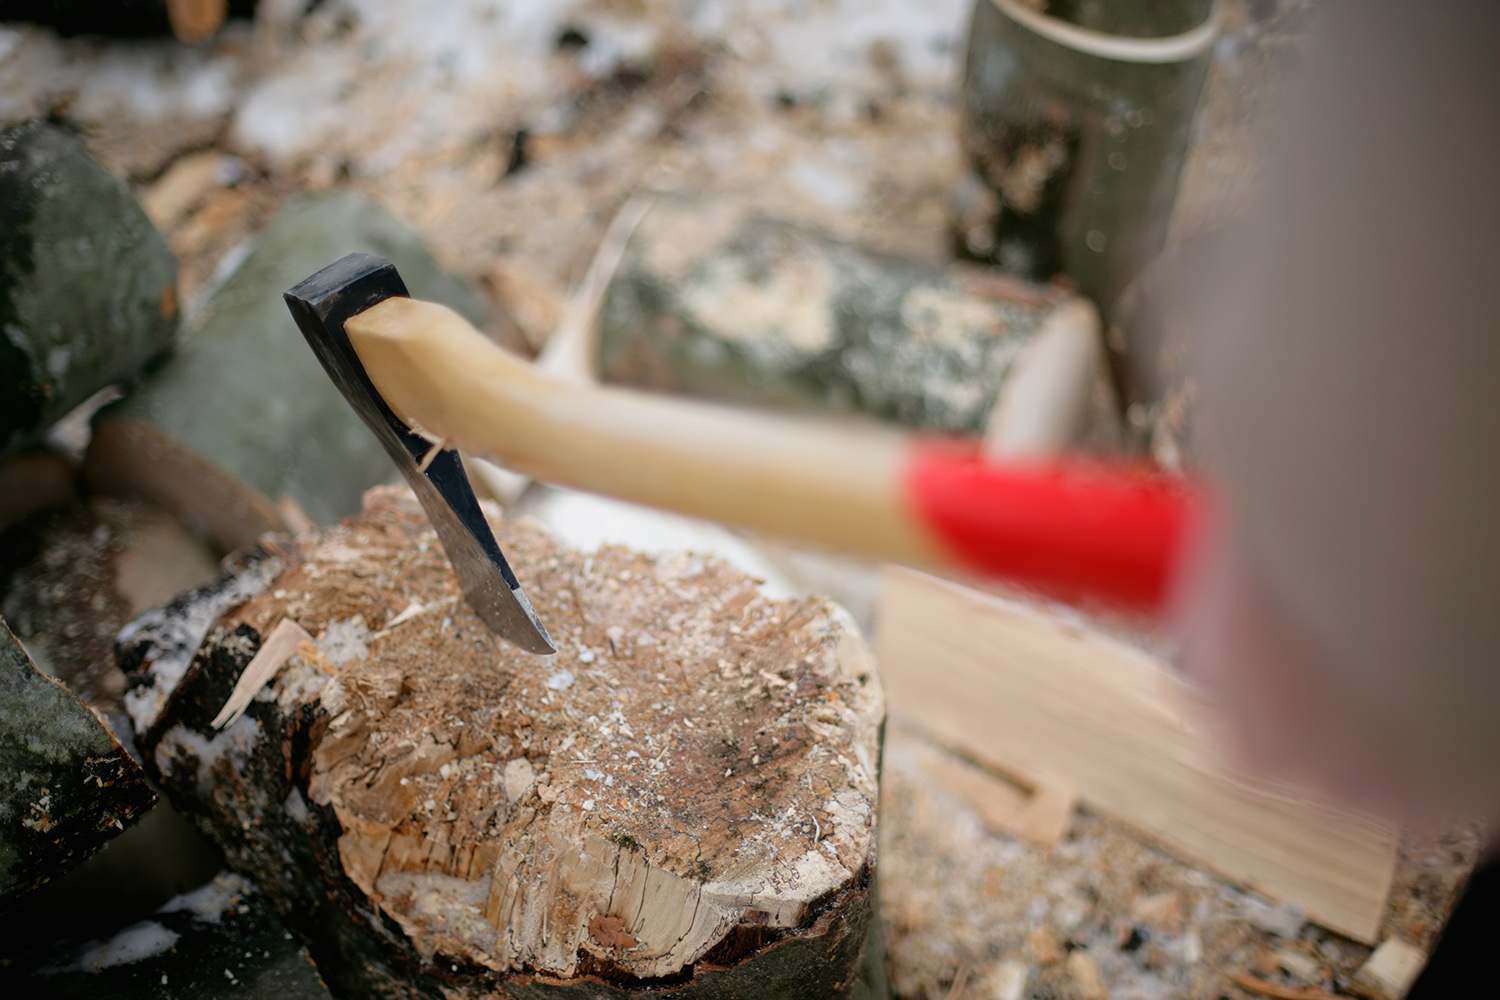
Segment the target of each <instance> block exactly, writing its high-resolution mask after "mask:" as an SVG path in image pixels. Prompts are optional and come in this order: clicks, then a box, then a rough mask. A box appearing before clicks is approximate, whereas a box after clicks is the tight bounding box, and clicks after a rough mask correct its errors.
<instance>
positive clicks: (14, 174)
mask: <svg viewBox="0 0 1500 1000" xmlns="http://www.w3.org/2000/svg"><path fill="white" fill-rule="evenodd" d="M176 329H177V262H176V260H175V259H174V258H173V257H172V251H171V250H170V249H169V248H168V247H167V244H166V241H165V240H164V239H162V236H161V234H160V233H158V232H157V231H156V227H155V226H153V225H152V224H151V220H150V219H148V218H146V213H145V212H144V211H143V210H142V209H141V206H140V205H139V204H138V203H137V202H136V200H135V196H134V195H132V194H131V193H130V190H129V189H128V188H127V187H126V186H125V184H124V183H123V182H122V181H120V180H119V179H117V178H116V177H114V176H112V175H111V174H110V173H109V171H107V170H105V169H104V168H103V167H102V166H100V165H99V164H98V163H97V162H96V161H95V160H94V159H93V157H91V156H89V154H88V152H87V151H86V150H85V149H84V148H83V145H82V144H81V143H80V142H79V141H78V139H77V137H75V136H74V135H73V134H72V133H71V132H69V131H67V130H66V129H63V128H59V127H58V126H56V125H51V124H48V123H47V122H42V121H32V122H26V123H23V124H20V125H11V126H7V127H3V128H0V456H3V455H5V454H7V453H9V452H12V451H15V450H16V449H18V448H20V447H22V446H23V445H25V444H27V443H28V442H30V441H32V440H34V439H35V438H36V437H37V435H38V434H40V432H42V431H44V430H46V429H47V427H49V426H51V425H52V423H54V422H55V421H56V420H57V419H58V418H59V417H61V416H62V415H63V414H65V413H67V412H68V411H69V410H71V409H72V408H73V407H74V406H77V405H78V404H79V403H81V402H83V401H84V400H85V399H87V398H88V397H89V396H91V395H93V394H94V393H95V392H97V391H98V390H99V389H102V388H103V387H105V386H106V385H109V384H111V383H112V382H117V381H122V380H125V379H129V378H133V377H134V376H135V375H136V374H137V373H139V371H140V369H141V367H142V366H143V365H145V363H146V362H147V361H148V360H150V359H151V358H152V357H153V356H155V355H156V354H158V353H160V352H161V351H162V349H163V348H165V347H166V346H167V345H168V344H169V343H170V342H171V340H172V335H173V333H174V332H175V331H176Z"/></svg>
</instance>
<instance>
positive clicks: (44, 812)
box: [0, 619, 156, 909]
mask: <svg viewBox="0 0 1500 1000" xmlns="http://www.w3.org/2000/svg"><path fill="white" fill-rule="evenodd" d="M155 802H156V795H155V793H154V792H152V791H151V788H150V786H148V785H147V784H146V779H145V777H144V775H143V774H142V773H141V768H140V766H139V765H138V764H136V762H135V761H134V760H132V759H131V757H130V755H129V754H127V753H126V752H125V751H124V749H122V748H121V746H120V743H119V741H118V740H116V739H115V737H114V735H113V734H112V733H111V732H110V731H109V730H108V729H107V728H106V727H105V726H104V723H103V722H101V721H100V720H99V718H98V717H97V716H95V715H94V714H93V713H92V712H90V711H89V709H88V708H87V706H85V705H84V704H83V702H81V701H79V700H78V696H77V695H75V694H73V692H71V691H69V690H68V689H67V688H66V687H64V686H63V685H62V684H61V683H59V682H58V681H56V680H54V679H52V678H51V677H48V676H46V675H45V674H42V673H40V672H39V671H38V670H37V669H36V667H35V666H34V665H33V664H32V662H31V657H29V656H27V655H26V650H25V649H23V648H22V646H21V644H20V642H19V641H17V639H16V637H15V635H13V634H12V633H11V631H10V627H9V626H8V625H6V624H5V621H4V620H3V619H0V909H8V908H9V907H10V906H11V905H13V904H14V903H15V902H16V901H17V900H18V899H20V898H21V897H22V896H24V895H25V894H26V893H27V892H29V891H31V890H32V889H34V888H36V887H37V886H39V885H41V884H42V883H44V882H46V881H48V880H50V879H51V878H53V877H55V876H57V875H60V874H62V873H63V872H65V871H67V870H68V869H70V868H72V867H74V866H75V865H77V864H78V863H79V862H81V861H83V860H84V859H85V858H87V857H88V856H89V855H90V854H92V853H93V852H94V851H96V850H98V849H99V848H100V847H102V846H103V845H104V843H105V842H106V841H108V840H109V839H110V838H111V837H113V836H115V835H116V834H118V833H119V832H120V831H121V830H123V829H125V827H126V825H127V824H129V823H131V822H134V820H135V819H136V817H137V816H139V815H141V814H142V813H144V812H145V811H146V810H147V809H149V808H151V806H152V805H153V804H154V803H155Z"/></svg>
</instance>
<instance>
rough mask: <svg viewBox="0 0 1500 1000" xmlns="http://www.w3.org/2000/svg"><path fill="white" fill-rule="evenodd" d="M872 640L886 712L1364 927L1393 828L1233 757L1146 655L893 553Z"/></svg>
mask: <svg viewBox="0 0 1500 1000" xmlns="http://www.w3.org/2000/svg"><path fill="white" fill-rule="evenodd" d="M882 582H883V586H882V593H881V603H880V611H879V614H878V616H877V623H878V625H877V636H876V649H877V656H878V660H879V666H880V672H881V677H882V680H883V682H884V684H885V688H886V692H887V697H888V701H889V704H890V708H891V711H892V713H893V714H896V715H901V716H904V717H906V718H908V719H910V720H912V721H914V722H916V723H917V724H919V725H921V726H922V727H924V728H925V729H927V730H928V731H929V732H931V733H933V734H934V735H935V736H936V738H938V739H939V740H940V741H942V742H944V743H947V744H948V745H950V746H955V747H958V748H961V749H963V750H965V751H967V752H971V753H972V754H973V755H975V756H976V757H979V758H984V757H988V758H993V759H995V760H998V761H1002V762H1005V763H1006V764H1008V765H1011V766H1014V767H1016V768H1019V769H1022V770H1023V771H1024V772H1026V773H1030V774H1034V775H1036V776H1037V777H1038V779H1039V780H1041V781H1047V780H1051V781H1055V782H1060V783H1063V784H1065V785H1068V786H1071V787H1073V788H1076V789H1077V790H1078V793H1079V796H1080V798H1081V799H1082V800H1083V801H1084V802H1086V803H1088V804H1090V805H1091V806H1093V807H1095V808H1098V809H1100V810H1103V811H1105V812H1108V813H1110V814H1112V815H1114V816H1115V817H1117V818H1119V819H1121V820H1123V821H1125V822H1126V823H1128V824H1130V825H1132V826H1134V827H1136V828H1137V829H1138V830H1140V831H1141V832H1143V833H1145V834H1147V835H1148V836H1150V837H1151V838H1153V839H1155V840H1157V841H1159V842H1160V843H1162V844H1163V845H1164V846H1166V847H1167V848H1169V849H1171V850H1173V851H1174V852H1176V853H1178V854H1180V855H1182V856H1185V857H1187V858H1190V859H1192V860H1194V861H1196V862H1198V863H1201V864H1204V865H1206V866H1207V867H1208V868H1210V869H1211V870H1214V871H1216V872H1218V873H1219V874H1221V875H1223V876H1224V877H1226V878H1228V879H1229V880H1231V881H1233V882H1236V883H1239V884H1241V885H1244V886H1247V887H1249V888H1253V889H1255V890H1257V891H1260V892H1263V893H1265V894H1267V895H1269V896H1271V897H1273V898H1276V899H1281V900H1289V901H1295V902H1296V903H1298V904H1300V905H1301V906H1302V908H1303V911H1304V912H1305V913H1306V914H1307V916H1308V918H1309V919H1311V920H1313V921H1315V922H1317V923H1319V924H1322V925H1323V926H1325V927H1327V928H1329V929H1331V930H1334V931H1337V932H1339V933H1342V934H1346V935H1348V936H1350V937H1353V938H1355V939H1357V940H1360V941H1365V942H1373V940H1374V938H1375V935H1376V933H1377V931H1378V929H1379V923H1380V916H1381V912H1382V910H1383V908H1384V905H1385V899H1386V894H1387V892H1388V891H1389V889H1390V885H1391V880H1392V877H1393V874H1394V869H1395V856H1396V830H1395V829H1394V828H1393V827H1392V826H1390V825H1387V824H1384V823H1382V822H1379V821H1376V820H1372V819H1368V818H1365V817H1361V816H1356V815H1353V814H1350V813H1347V812H1343V811H1341V810H1338V809H1336V808H1333V807H1330V806H1328V805H1325V804H1322V803H1319V802H1317V801H1315V800H1314V799H1313V798H1312V797H1310V796H1306V795H1302V794H1299V793H1298V792H1296V791H1294V790H1291V789H1289V788H1286V787H1282V786H1272V785H1269V784H1265V783H1259V782H1252V781H1251V780H1249V779H1246V778H1244V777H1242V776H1237V775H1235V774H1234V773H1232V772H1231V770H1230V769H1229V767H1228V766H1227V764H1226V758H1225V755H1224V754H1223V753H1222V752H1221V751H1220V749H1219V747H1220V742H1219V740H1218V739H1217V738H1216V735H1215V734H1216V731H1217V729H1218V720H1217V717H1216V716H1215V714H1214V713H1213V712H1212V711H1210V710H1209V709H1208V708H1207V707H1206V706H1204V705H1202V704H1200V703H1198V702H1196V701H1194V700H1193V699H1192V698H1191V696H1190V695H1189V693H1188V691H1187V689H1186V687H1185V686H1184V685H1183V684H1181V683H1180V682H1179V681H1177V680H1176V679H1175V678H1173V677H1171V676H1170V675H1168V674H1167V673H1166V671H1165V670H1163V669H1162V668H1161V667H1160V665H1158V664H1157V663H1156V662H1155V661H1154V660H1153V659H1152V658H1151V657H1150V656H1149V655H1147V654H1146V653H1144V652H1142V651H1140V650H1137V649H1135V648H1133V647H1130V646H1127V645H1125V644H1123V643H1120V642H1116V641H1114V640H1111V639H1108V638H1105V637H1103V636H1100V635H1097V634H1091V633H1088V632H1085V631H1084V630H1082V629H1079V628H1076V627H1072V626H1069V625H1065V624H1063V623H1062V622H1059V621H1057V620H1054V619H1052V618H1049V617H1047V616H1046V615H1044V614H1043V613H1041V612H1037V611H1032V610H1031V609H1028V608H1023V607H1021V606H1018V605H1014V604H1011V603H1009V602H1005V601H1002V600H1000V599H998V598H994V597H991V596H989V595H987V594H983V593H980V592H978V591H974V590H971V589H969V588H966V587H962V586H960V585H958V584H954V583H951V582H948V581H945V580H940V579H937V578H935V577H931V576H927V575H925V574H921V573H917V572H915V571H912V570H907V569H900V568H895V567H891V568H889V569H887V570H886V572H885V576H884V579H883V581H882Z"/></svg>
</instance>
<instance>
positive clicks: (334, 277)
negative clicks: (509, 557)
mask: <svg viewBox="0 0 1500 1000" xmlns="http://www.w3.org/2000/svg"><path fill="white" fill-rule="evenodd" d="M395 296H401V297H403V298H405V297H409V296H408V293H407V291H406V285H405V284H404V283H403V282H402V280H401V276H400V275H399V274H397V273H396V265H394V264H392V263H391V262H390V261H388V260H386V259H385V258H384V257H377V256H376V255H375V254H370V253H352V254H350V255H349V256H347V257H345V258H343V259H342V260H340V261H337V262H336V263H333V264H330V265H328V266H327V267H325V268H323V270H321V271H319V272H318V273H317V274H315V275H313V276H312V277H310V278H307V279H306V280H304V281H302V282H300V283H299V284H297V285H296V286H295V287H293V288H292V289H291V290H289V291H287V292H286V293H285V294H284V295H283V296H282V297H283V298H284V299H286V304H287V308H288V309H290V310H291V311H292V318H294V319H295V320H296V321H297V326H298V327H300V328H301V330H302V335H303V336H304V337H306V338H307V343H308V345H309V346H310V347H311V348H312V349H313V353H314V354H316V355H317V356H318V360H319V361H321V362H322V363H323V369H324V370H325V371H327V372H328V377H329V378H331V379H333V384H334V385H336V386H338V387H339V391H340V392H342V393H343V394H344V398H345V399H347V400H348V401H349V405H350V406H352V407H354V411H355V412H356V413H358V414H359V415H360V417H361V418H363V420H364V422H365V424H366V425H367V426H368V427H369V428H370V430H371V431H373V432H374V433H375V436H376V437H377V438H379V439H380V443H381V444H383V445H384V446H385V450H386V451H387V452H389V453H390V456H391V458H392V459H394V460H395V462H396V466H397V467H398V468H399V469H400V470H401V474H402V475H403V476H404V477H406V481H407V483H409V484H410V485H411V488H412V490H413V491H414V492H415V493H416V494H417V498H418V499H420V500H421V501H422V507H423V508H424V509H425V510H426V511H427V517H428V519H429V520H431V521H432V526H433V527H434V528H435V529H437V534H438V538H439V539H441V540H442V543H443V549H444V550H445V551H446V552H447V553H448V561H449V562H450V563H452V564H453V571H454V573H455V574H457V576H458V582H459V586H461V587H462V588H463V592H464V597H465V598H466V599H467V600H468V602H469V607H471V608H473V609H474V611H475V613H476V614H478V615H479V617H480V618H482V619H483V620H484V623H485V624H486V625H488V626H489V627H490V629H491V630H493V631H494V632H495V634H496V635H498V636H500V637H501V638H502V639H505V640H507V641H509V642H511V643H514V644H515V645H517V646H519V647H521V648H522V649H524V650H526V651H527V652H531V653H555V652H557V649H556V647H554V646H553V644H552V637H551V636H549V635H548V634H547V629H546V628H545V627H544V626H543V625H542V623H541V621H540V620H539V619H538V618H537V616H536V611H535V610H534V609H533V608H532V606H531V602H530V601H529V600H527V599H526V594H525V592H524V591H523V590H521V584H520V583H519V582H517V580H516V575H515V574H514V573H513V572H511V569H510V564H509V563H507V562H506V561H505V555H504V554H503V553H502V552H501V551H500V546H499V545H498V544H497V543H496V542H495V535H494V533H493V532H492V531H490V526H489V524H488V522H486V521H485V519H484V514H483V513H482V512H481V511H480V509H479V501H478V500H477V499H476V498H475V496H474V490H473V488H472V487H470V485H469V479H468V476H467V475H466V474H465V473H464V467H463V462H462V461H461V460H460V459H459V457H458V452H456V451H454V450H452V449H451V448H443V449H441V450H439V451H438V453H437V454H436V455H435V456H433V457H431V458H430V460H428V454H429V452H431V451H432V449H433V447H434V446H433V445H432V443H431V442H429V441H428V440H427V439H426V438H424V437H422V436H421V435H419V434H417V433H415V432H413V431H412V429H411V428H410V427H408V426H407V425H406V424H405V423H403V422H402V421H401V419H400V418H399V417H397V416H396V415H395V414H394V413H392V412H391V408H390V407H389V406H387V405H386V404H385V400H383V399H381V398H380V393H379V392H377V391H376V389H375V386H374V384H373V383H371V381H370V378H369V376H368V375H366V374H365V369H364V366H363V365H362V364H360V360H359V356H358V355H356V354H355V353H354V348H353V346H351V345H350V343H349V337H348V335H347V334H346V333H345V332H344V324H345V323H346V322H347V321H348V320H349V319H350V318H351V317H353V316H356V315H358V314H359V313H361V312H364V311H365V310H366V309H368V308H370V307H371V306H373V305H375V304H376V303H378V302H382V301H384V300H385V299H388V298H393V297H395ZM424 460H426V461H425V464H424Z"/></svg>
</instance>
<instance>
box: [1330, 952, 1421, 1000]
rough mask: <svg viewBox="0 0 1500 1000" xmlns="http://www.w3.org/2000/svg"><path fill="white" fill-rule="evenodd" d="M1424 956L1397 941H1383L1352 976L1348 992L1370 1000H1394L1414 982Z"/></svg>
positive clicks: (1404, 992) (1419, 971)
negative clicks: (1350, 991)
mask: <svg viewBox="0 0 1500 1000" xmlns="http://www.w3.org/2000/svg"><path fill="white" fill-rule="evenodd" d="M1426 964H1427V953H1426V952H1425V951H1423V950H1422V949H1421V948H1417V947H1415V946H1413V945H1409V944H1407V943H1406V942H1405V941H1403V940H1401V939H1400V938H1394V937H1393V938H1386V939H1385V941H1384V942H1383V943H1382V944H1381V945H1380V947H1379V948H1376V949H1375V953H1374V954H1372V955H1371V956H1370V959H1369V961H1367V962H1365V964H1364V965H1363V966H1362V967H1361V968H1360V970H1359V971H1358V972H1356V973H1355V974H1354V980H1353V981H1352V982H1351V983H1350V984H1349V988H1350V989H1351V990H1352V991H1354V992H1356V993H1359V994H1360V995H1361V996H1367V997H1369V998H1370V1000H1397V998H1399V997H1404V996H1405V995H1406V991H1407V990H1409V989H1411V984H1412V983H1414V982H1416V979H1417V976H1418V974H1420V973H1421V971H1422V967H1423V966H1424V965H1426Z"/></svg>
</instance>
